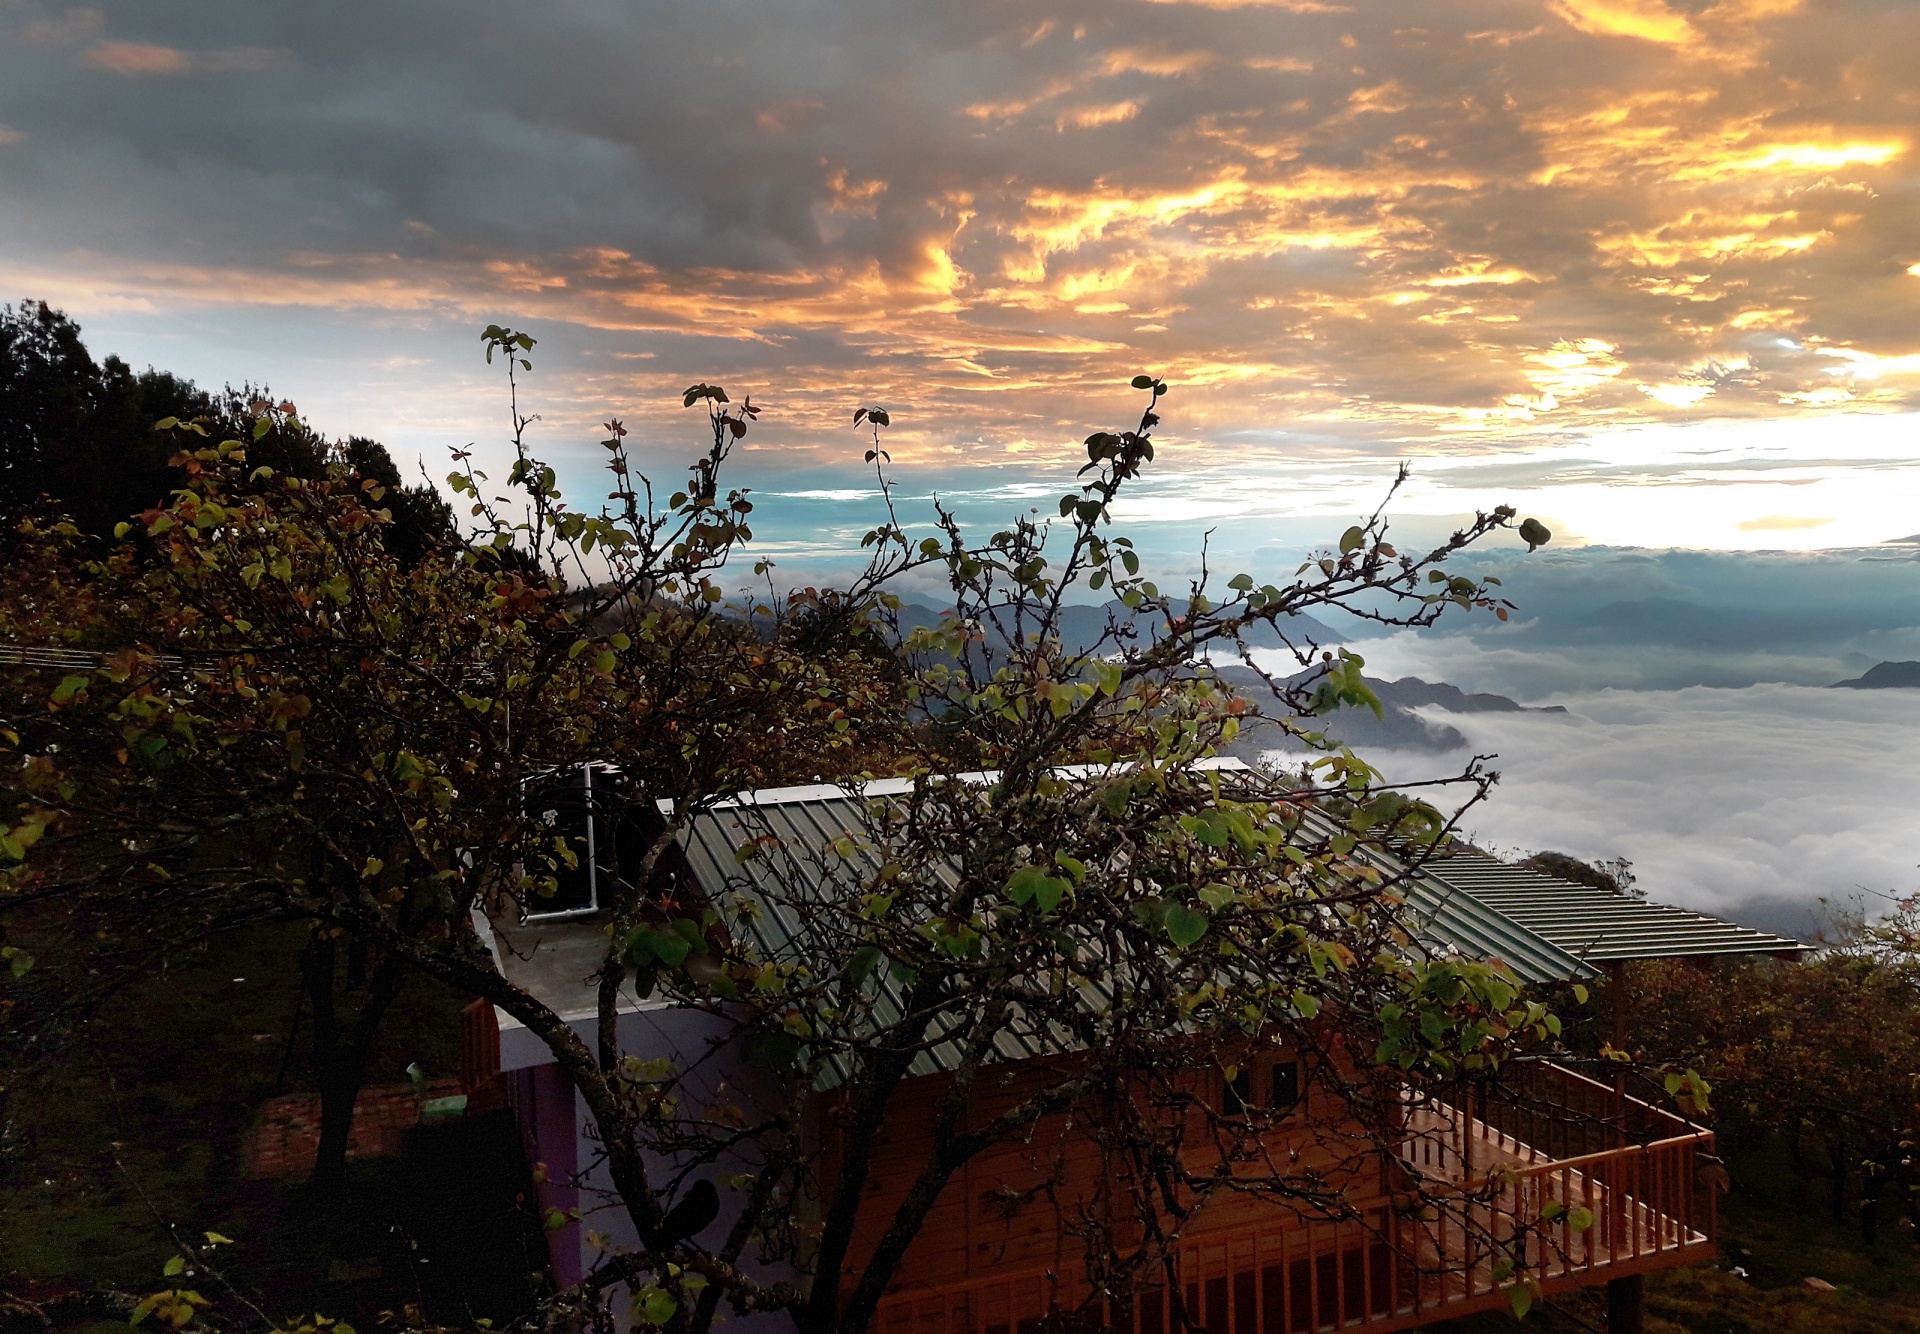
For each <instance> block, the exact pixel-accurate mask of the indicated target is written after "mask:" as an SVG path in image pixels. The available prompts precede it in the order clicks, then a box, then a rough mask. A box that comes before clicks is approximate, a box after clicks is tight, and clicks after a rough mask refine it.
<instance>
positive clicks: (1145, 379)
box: [1132, 375, 1153, 389]
mask: <svg viewBox="0 0 1920 1334" xmlns="http://www.w3.org/2000/svg"><path fill="white" fill-rule="evenodd" d="M1132 384H1133V387H1134V388H1135V389H1151V388H1153V377H1152V376H1151V375H1136V376H1134V377H1133V381H1132Z"/></svg>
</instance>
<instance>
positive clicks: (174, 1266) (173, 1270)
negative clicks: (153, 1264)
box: [160, 1255, 187, 1278]
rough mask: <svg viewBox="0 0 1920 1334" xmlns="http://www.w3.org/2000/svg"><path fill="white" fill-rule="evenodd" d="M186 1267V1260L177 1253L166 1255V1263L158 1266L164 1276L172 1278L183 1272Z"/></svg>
mask: <svg viewBox="0 0 1920 1334" xmlns="http://www.w3.org/2000/svg"><path fill="white" fill-rule="evenodd" d="M186 1268H187V1262H186V1260H185V1259H184V1258H183V1257H181V1256H178V1255H170V1256H168V1257H167V1262H166V1264H164V1265H162V1266H161V1267H160V1272H161V1273H162V1274H163V1275H165V1276H166V1277H168V1278H172V1277H174V1276H175V1275H176V1274H182V1273H185V1272H186Z"/></svg>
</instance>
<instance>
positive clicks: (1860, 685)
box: [1833, 662, 1920, 690]
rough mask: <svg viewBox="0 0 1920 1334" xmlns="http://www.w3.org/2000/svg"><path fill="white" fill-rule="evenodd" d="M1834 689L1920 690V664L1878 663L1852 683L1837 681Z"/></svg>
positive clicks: (1855, 678)
mask: <svg viewBox="0 0 1920 1334" xmlns="http://www.w3.org/2000/svg"><path fill="white" fill-rule="evenodd" d="M1833 686H1834V689H1836V690H1839V689H1847V690H1920V662H1876V663H1875V664H1874V665H1873V666H1871V667H1869V668H1867V670H1866V673H1865V674H1864V675H1861V676H1856V677H1854V678H1853V680H1851V681H1835V682H1834V683H1833Z"/></svg>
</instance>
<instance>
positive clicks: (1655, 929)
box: [685, 760, 1803, 1083]
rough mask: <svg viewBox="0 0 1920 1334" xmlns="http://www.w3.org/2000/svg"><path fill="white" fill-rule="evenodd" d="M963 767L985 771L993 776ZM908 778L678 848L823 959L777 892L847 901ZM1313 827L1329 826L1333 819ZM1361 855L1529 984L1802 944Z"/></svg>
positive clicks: (1652, 909) (1016, 1053)
mask: <svg viewBox="0 0 1920 1334" xmlns="http://www.w3.org/2000/svg"><path fill="white" fill-rule="evenodd" d="M1207 767H1208V768H1209V769H1213V770H1216V771H1220V772H1223V773H1228V774H1231V773H1234V772H1236V771H1238V772H1246V771H1247V770H1246V766H1245V765H1243V764H1241V763H1240V762H1239V761H1237V760H1222V761H1215V762H1211V763H1209V764H1208V765H1207ZM1089 772H1091V771H1089ZM964 777H966V778H970V779H974V780H976V781H987V780H988V779H990V778H991V777H992V776H991V775H988V774H976V775H965V776H964ZM911 786H912V785H911V784H910V783H909V782H907V781H905V780H896V779H885V780H881V781H879V782H874V783H868V784H865V785H863V786H862V787H860V788H858V789H848V788H841V787H833V786H824V785H813V786H808V787H793V788H778V789H772V790H768V791H763V792H756V793H747V794H743V795H742V796H740V797H738V798H735V799H734V800H732V801H728V802H723V803H721V804H720V805H718V806H717V807H715V808H713V809H711V810H708V811H706V812H704V813H702V814H701V815H700V816H699V817H698V818H696V819H695V820H694V821H693V824H692V826H691V827H690V829H689V830H688V832H687V834H686V836H685V849H686V853H687V858H688V861H689V862H690V863H691V866H692V869H693V872H694V875H695V876H696V877H697V878H698V879H699V881H700V883H701V885H702V886H704V887H705V888H706V890H707V892H708V893H709V894H712V895H715V896H718V895H721V894H725V893H744V894H746V895H748V896H749V897H750V898H752V899H753V900H754V901H756V902H757V903H758V904H759V906H760V909H761V911H760V913H759V914H758V915H757V916H755V917H753V918H751V919H750V920H749V921H748V923H747V925H746V930H747V931H748V933H749V934H750V935H751V936H752V938H753V943H754V945H755V946H756V948H757V949H758V950H759V951H760V952H761V953H762V954H763V955H764V956H766V957H768V958H776V959H792V960H801V961H804V960H813V959H820V958H826V957H831V956H832V955H834V954H836V953H838V952H839V950H840V948H842V947H843V942H837V941H832V940H827V939H824V938H822V939H819V940H810V939H809V938H808V937H809V934H810V933H817V932H824V931H829V930H833V929H835V928H833V927H832V926H830V925H827V924H825V923H822V922H819V921H813V922H809V921H808V920H805V919H804V918H803V916H802V915H801V914H799V913H796V912H795V911H793V909H792V907H791V905H790V903H788V902H783V900H789V899H790V898H791V896H792V895H793V894H794V893H795V891H796V889H797V890H798V891H799V892H802V893H806V892H813V893H817V894H819V895H820V896H821V901H822V902H823V903H824V902H830V901H833V900H835V899H838V900H841V901H848V900H851V898H852V897H853V895H854V894H855V893H857V892H859V890H860V888H861V886H862V882H863V880H864V879H865V876H866V874H867V873H868V872H870V871H872V870H874V869H876V868H877V866H878V863H879V858H878V856H877V855H876V853H875V850H874V849H872V848H871V847H869V846H868V845H867V844H866V842H865V840H864V839H863V838H861V837H860V835H861V834H862V833H863V831H864V830H865V829H866V828H867V820H866V817H865V811H864V809H863V806H864V803H865V802H868V801H871V800H873V799H875V798H886V797H891V796H900V795H904V794H905V793H907V792H908V791H910V790H911ZM1310 818H1311V819H1313V820H1314V821H1316V822H1318V821H1321V820H1323V819H1324V817H1320V816H1313V817H1310ZM1322 832H1331V825H1330V824H1329V825H1328V828H1327V829H1326V830H1324V831H1322ZM849 835H851V836H853V838H852V843H851V845H848V844H846V843H841V848H842V851H841V852H836V851H832V850H831V849H832V848H833V846H834V845H835V844H836V843H839V842H840V840H842V838H843V836H849ZM748 842H758V843H759V844H760V848H761V851H760V853H759V855H758V856H755V857H752V858H749V859H747V860H745V861H742V860H741V859H740V858H739V857H738V856H737V855H736V853H737V851H738V849H739V848H740V847H741V846H742V845H743V844H746V843H748ZM1367 855H1368V859H1369V860H1370V861H1371V863H1372V864H1373V865H1375V866H1376V867H1377V868H1378V869H1379V870H1380V871H1381V872H1382V873H1383V874H1386V875H1389V876H1403V877H1404V879H1403V880H1402V881H1401V884H1400V892H1401V893H1402V894H1403V895H1404V897H1405V899H1406V904H1407V922H1406V925H1407V927H1408V929H1409V930H1410V932H1411V934H1412V935H1413V936H1414V938H1415V939H1416V940H1417V941H1418V942H1419V945H1420V947H1421V948H1422V949H1425V950H1427V951H1429V952H1430V953H1432V954H1434V955H1439V956H1447V955H1457V956H1462V957H1466V958H1473V959H1487V960H1498V961H1500V962H1502V963H1504V964H1505V965H1506V966H1507V967H1508V968H1509V969H1510V970H1511V971H1512V972H1513V974H1514V976H1515V977H1516V978H1518V979H1519V980H1520V981H1521V982H1524V983H1527V984H1530V985H1538V984H1540V983H1544V982H1551V981H1558V980H1563V979H1581V978H1589V977H1592V976H1594V975H1595V973H1596V972H1597V969H1596V968H1595V966H1594V965H1596V964H1600V963H1605V962H1609V961H1612V960H1617V959H1648V958H1671V957H1676V956H1684V955H1695V954H1749V953H1762V952H1771V953H1779V952H1785V951H1790V950H1798V949H1800V948H1803V947H1802V946H1800V945H1799V944H1798V943H1797V942H1794V941H1789V940H1783V939H1781V938H1780V937H1777V936H1769V935H1766V934H1765V933H1763V932H1759V931H1752V930H1749V929H1747V928H1746V927H1741V926H1735V925H1733V924H1732V923H1729V922H1722V921H1719V920H1717V919H1715V918H1712V917H1706V916H1703V915H1701V914H1699V913H1693V912H1687V911H1685V910H1683V909H1679V908H1672V907H1668V906H1666V905H1665V904H1659V903H1649V902H1647V901H1645V900H1641V899H1631V898H1626V897H1624V896H1621V895H1616V894H1608V893H1607V892H1605V891H1604V890H1599V889H1594V888H1591V887H1590V886H1586V885H1578V884H1574V883H1572V882H1570V881H1566V880H1561V879H1557V878H1555V877H1553V876H1547V875H1541V874H1540V873H1538V872H1535V871H1530V870H1525V869H1522V868H1520V867H1514V866H1507V865H1505V864H1504V863H1501V862H1498V861H1495V860H1493V859H1492V858H1490V857H1485V856H1482V855H1480V854H1477V853H1465V852H1461V853H1455V854H1453V855H1451V856H1447V857H1444V858H1435V859H1432V860H1429V861H1428V862H1426V863H1425V864H1423V865H1422V866H1420V867H1419V868H1418V869H1417V870H1414V871H1413V872H1412V873H1411V874H1408V872H1407V868H1406V866H1405V865H1404V864H1403V863H1401V862H1398V861H1396V860H1395V859H1394V858H1392V857H1390V856H1387V855H1385V854H1381V853H1372V854H1367ZM776 884H777V885H778V886H779V892H777V893H776V892H773V890H774V887H775V885H776ZM809 916H811V915H809ZM1090 999H1092V1000H1096V1001H1097V998H1090ZM900 1003H901V1002H900V996H899V993H898V991H897V989H895V987H894V986H893V984H892V982H891V981H890V980H889V981H887V982H885V983H883V986H882V990H881V993H880V995H879V997H878V999H877V1001H876V1004H875V1014H874V1019H875V1022H876V1024H878V1025H881V1026H886V1025H889V1024H891V1023H892V1022H893V1021H895V1020H896V1019H898V1017H899V1014H900V1008H899V1007H900ZM1072 1046H1073V1041H1072V1039H1071V1037H1070V1036H1069V1035H1067V1034H1065V1033H1050V1034H1043V1033H1040V1032H1037V1031H1033V1030H1031V1029H1029V1030H1027V1031H1012V1032H1008V1033H1005V1034H1003V1035H1001V1037H1000V1038H999V1039H998V1040H997V1041H996V1044H995V1047H996V1052H997V1054H998V1055H999V1056H1000V1057H1001V1058H1002V1059H1004V1060H1022V1059H1027V1058H1030V1057H1035V1056H1040V1055H1042V1054H1045V1053H1047V1052H1055V1053H1057V1052H1061V1051H1063V1050H1069V1049H1071V1047H1072ZM959 1056H960V1053H959V1050H958V1049H957V1047H956V1046H954V1044H952V1043H939V1044H935V1045H933V1046H931V1047H930V1048H929V1049H928V1050H927V1051H926V1052H924V1053H922V1054H921V1055H920V1056H919V1057H918V1058H917V1059H916V1060H915V1062H914V1065H913V1067H912V1071H913V1073H914V1074H931V1073H933V1072H935V1071H936V1070H941V1069H951V1068H953V1067H954V1066H955V1065H956V1064H957V1062H958V1059H959ZM846 1073H847V1072H846V1071H845V1070H844V1069H840V1068H835V1069H834V1070H832V1071H828V1072H823V1081H824V1082H826V1083H833V1082H836V1081H837V1080H838V1079H841V1078H844V1077H845V1075H846Z"/></svg>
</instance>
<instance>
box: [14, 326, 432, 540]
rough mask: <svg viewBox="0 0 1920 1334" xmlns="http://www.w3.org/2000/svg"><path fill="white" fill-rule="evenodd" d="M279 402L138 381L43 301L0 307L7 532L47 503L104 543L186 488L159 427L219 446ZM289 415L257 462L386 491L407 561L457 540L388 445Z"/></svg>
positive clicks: (394, 536)
mask: <svg viewBox="0 0 1920 1334" xmlns="http://www.w3.org/2000/svg"><path fill="white" fill-rule="evenodd" d="M274 402H275V399H274V395H273V394H272V392H271V391H270V390H268V389H266V388H264V387H257V386H254V385H252V384H243V385H241V386H240V387H239V388H237V389H236V388H234V387H232V386H231V385H229V386H228V387H227V388H226V389H224V390H222V391H221V392H219V393H217V394H215V393H208V392H207V391H205V390H202V389H200V388H198V387H196V386H195V385H194V384H193V383H192V382H191V381H188V380H183V379H180V378H179V377H177V376H174V375H170V374H168V373H166V372H164V371H157V370H153V369H148V370H145V371H142V372H139V373H138V374H136V373H135V372H134V371H133V370H132V369H131V368H130V367H128V365H127V364H126V363H125V362H124V361H122V360H121V359H120V358H118V357H113V356H110V357H108V358H107V359H106V360H105V361H103V362H95V361H94V359H93V356H92V354H91V353H89V352H88V351H87V348H86V345H85V343H83V342H82V341H81V338H80V326H79V325H78V324H76V323H74V322H73V320H71V319H69V318H68V317H67V316H66V315H65V314H63V313H62V312H60V311H58V310H55V309H54V308H53V307H51V306H49V305H47V304H46V303H45V302H43V301H24V302H22V303H21V304H20V306H19V308H18V309H17V310H16V309H15V308H14V307H12V306H5V307H0V524H3V525H4V526H5V527H6V528H8V529H11V527H12V526H13V523H14V522H15V521H16V520H17V519H18V518H19V517H20V516H21V515H22V514H24V513H26V512H27V510H28V509H29V508H30V507H32V506H34V505H35V504H36V503H41V502H43V500H44V503H47V504H49V505H50V506H51V508H52V510H53V511H54V512H57V513H60V514H63V515H65V516H66V517H68V518H70V519H72V520H73V521H74V523H75V524H76V525H77V526H78V527H79V529H80V530H81V531H82V532H86V533H90V534H93V535H95V536H97V537H105V536H106V535H107V534H108V533H110V532H111V531H112V529H113V526H114V525H115V524H116V523H119V522H120V521H121V520H123V519H126V518H127V517H128V516H130V515H132V514H136V513H139V512H140V511H142V510H145V509H148V508H150V507H152V506H156V505H161V504H164V503H165V502H166V500H167V497H168V495H169V493H170V492H171V491H172V490H173V488H174V487H176V486H177V485H179V483H180V481H181V478H180V476H179V474H178V472H177V471H176V470H175V469H173V468H172V467H171V465H170V463H169V460H170V458H171V457H172V456H173V454H174V453H176V452H177V450H176V445H177V442H175V441H174V440H172V439H171V438H170V437H169V436H167V435H165V434H161V433H156V432H155V431H154V429H153V423H154V422H156V421H159V420H160V419H162V418H168V417H171V418H174V419H176V420H180V421H198V422H199V423H201V424H202V425H203V426H205V427H206V428H207V430H208V432H209V435H210V436H212V437H213V438H223V437H226V436H242V435H245V434H246V432H247V430H248V429H250V428H251V426H252V424H253V423H254V422H255V421H257V420H259V419H260V418H261V415H262V414H261V409H263V408H264V407H266V406H267V405H269V404H272V403H274ZM291 407H292V405H291V404H288V405H285V407H284V408H283V409H281V410H279V411H276V412H274V413H271V414H268V416H267V419H268V420H269V421H270V422H271V423H272V425H271V426H270V428H269V430H268V431H267V432H266V434H264V435H263V436H261V437H259V438H257V439H255V440H253V442H252V446H251V450H250V456H251V457H252V459H253V461H254V463H255V464H256V465H259V464H266V465H268V466H270V467H272V468H274V469H275V470H276V471H277V472H280V473H288V474H293V475H296V476H299V477H303V478H315V477H318V476H320V475H321V473H323V472H324V471H325V470H326V469H327V467H328V466H329V465H330V464H335V463H343V464H344V465H345V466H346V467H348V468H349V469H351V470H352V471H355V472H357V473H359V474H360V475H361V476H362V477H370V478H372V479H374V480H375V481H377V482H379V484H380V485H381V486H383V487H385V488H386V489H387V492H388V497H389V498H388V501H387V508H388V511H389V513H390V514H391V516H392V522H391V523H389V524H387V525H385V526H384V527H383V529H382V532H383V534H384V535H385V539H386V540H387V541H388V542H389V543H391V544H392V545H393V546H394V548H395V550H396V551H397V552H398V553H399V555H400V557H401V559H402V560H404V561H407V562H408V563H411V562H413V561H414V560H417V559H418V558H419V554H420V552H421V551H422V550H423V549H424V548H425V547H426V546H428V545H430V544H434V543H445V542H448V541H451V540H452V538H453V535H454V531H453V522H452V520H453V514H452V510H451V509H450V508H449V507H448V506H447V504H446V502H445V501H444V500H443V499H442V498H441V497H440V495H439V493H438V492H436V491H435V490H434V489H433V487H432V486H430V485H415V486H407V485H405V484H403V482H402V480H401V477H400V473H399V469H398V468H396V467H395V466H394V462H393V459H392V457H391V456H390V455H389V454H388V453H387V450H386V447H385V446H383V445H382V444H380V442H379V441H377V440H369V439H366V438H364V437H359V436H356V437H353V438H350V439H348V440H347V441H345V442H344V443H343V444H341V445H339V446H335V445H333V444H331V443H330V442H328V441H326V440H324V439H322V438H321V437H319V436H317V435H315V434H314V433H312V432H311V431H309V430H307V429H306V427H305V425H304V424H303V423H301V421H300V420H299V418H298V417H297V416H296V415H295V414H294V413H293V412H292V411H291Z"/></svg>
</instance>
